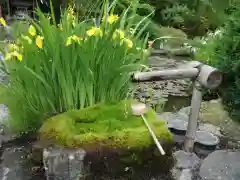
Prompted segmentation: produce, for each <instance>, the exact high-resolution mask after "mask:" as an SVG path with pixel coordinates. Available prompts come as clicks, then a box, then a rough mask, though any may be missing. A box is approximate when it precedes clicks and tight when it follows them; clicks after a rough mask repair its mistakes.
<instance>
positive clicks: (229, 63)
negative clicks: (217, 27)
mask: <svg viewBox="0 0 240 180" xmlns="http://www.w3.org/2000/svg"><path fill="white" fill-rule="evenodd" d="M235 8H236V9H235V11H234V12H233V13H232V15H231V16H230V18H229V20H228V21H227V23H226V25H225V28H224V31H223V34H222V37H221V38H220V39H219V41H218V43H217V46H216V51H215V56H214V63H213V65H215V66H216V67H217V68H218V69H219V70H221V71H222V72H223V73H224V82H223V85H222V87H221V94H222V100H223V104H224V105H225V107H226V109H227V110H228V112H229V113H230V115H231V116H232V117H233V119H235V120H237V121H239V122H240V76H239V74H240V53H239V52H240V8H239V6H235Z"/></svg>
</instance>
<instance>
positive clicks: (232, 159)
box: [200, 150, 240, 180]
mask: <svg viewBox="0 0 240 180" xmlns="http://www.w3.org/2000/svg"><path fill="white" fill-rule="evenodd" d="M200 176H201V177H202V179H203V180H239V179H240V152H239V151H236V152H232V151H225V150H220V151H215V152H213V153H212V154H210V155H209V156H208V157H207V158H206V159H205V160H204V161H203V163H202V165H201V168H200Z"/></svg>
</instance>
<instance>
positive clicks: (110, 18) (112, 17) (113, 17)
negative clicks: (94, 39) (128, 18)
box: [107, 14, 119, 24]
mask: <svg viewBox="0 0 240 180" xmlns="http://www.w3.org/2000/svg"><path fill="white" fill-rule="evenodd" d="M118 19H119V17H118V15H113V14H111V15H110V16H108V19H107V22H108V23H109V24H113V23H115V22H116V21H117V20H118Z"/></svg>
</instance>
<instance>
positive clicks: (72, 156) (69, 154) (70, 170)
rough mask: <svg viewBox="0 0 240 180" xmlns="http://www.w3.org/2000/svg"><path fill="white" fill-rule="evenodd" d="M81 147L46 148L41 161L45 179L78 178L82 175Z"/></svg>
mask: <svg viewBox="0 0 240 180" xmlns="http://www.w3.org/2000/svg"><path fill="white" fill-rule="evenodd" d="M85 154H86V152H85V151H84V150H83V149H66V148H57V147H55V148H47V149H44V151H43V163H44V169H45V173H46V177H47V180H68V179H69V180H78V179H80V178H81V177H83V175H84V171H83V169H84V168H83V159H84V157H85Z"/></svg>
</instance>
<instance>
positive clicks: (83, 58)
mask: <svg viewBox="0 0 240 180" xmlns="http://www.w3.org/2000/svg"><path fill="white" fill-rule="evenodd" d="M116 4H117V1H114V2H113V3H112V4H109V3H108V1H107V0H106V1H105V2H104V3H103V5H102V10H101V12H100V18H99V19H100V21H99V22H98V21H97V19H94V20H92V19H88V18H87V17H86V18H85V19H84V20H82V21H79V20H78V17H77V16H76V14H75V12H74V9H72V8H71V7H69V8H68V9H67V10H64V12H63V13H62V16H61V20H60V23H59V24H56V21H55V18H54V15H53V14H54V13H53V12H52V13H51V15H45V14H43V13H42V12H41V11H40V10H37V15H38V21H34V20H31V25H30V26H29V29H28V32H26V33H24V34H21V36H19V37H17V39H16V43H15V44H9V45H8V47H9V48H8V52H7V53H6V54H5V60H4V65H5V66H6V69H7V71H8V73H9V74H10V77H9V78H10V84H11V86H10V87H7V88H8V91H7V92H8V97H9V98H8V99H9V100H8V101H9V102H8V106H9V110H10V113H11V117H12V121H11V122H12V126H13V128H15V130H17V131H26V130H29V131H32V130H36V128H37V127H39V125H41V123H42V121H43V120H44V119H45V118H46V116H47V115H48V114H49V113H54V114H55V113H60V112H65V111H68V110H72V109H81V108H85V107H88V106H92V105H94V104H97V103H108V102H113V101H119V100H122V99H124V98H126V97H127V95H128V93H129V91H130V87H131V83H130V73H132V72H133V71H137V70H141V69H142V68H145V67H146V66H145V65H144V62H145V60H146V57H147V55H148V50H147V49H145V47H146V43H147V39H148V36H147V35H143V32H144V27H146V26H147V24H148V17H144V18H142V19H141V20H140V21H139V22H138V23H137V24H136V23H135V24H133V23H132V22H134V21H133V20H134V18H135V16H136V14H135V13H136V9H135V6H130V7H128V8H127V9H126V10H125V11H124V12H123V13H122V14H121V15H117V14H114V7H115V6H116ZM52 9H53V8H52ZM143 23H144V24H146V25H144V26H141V25H142V24H143ZM140 27H141V28H140ZM142 37H144V38H142Z"/></svg>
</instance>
